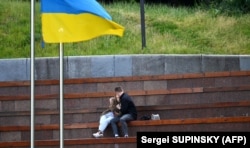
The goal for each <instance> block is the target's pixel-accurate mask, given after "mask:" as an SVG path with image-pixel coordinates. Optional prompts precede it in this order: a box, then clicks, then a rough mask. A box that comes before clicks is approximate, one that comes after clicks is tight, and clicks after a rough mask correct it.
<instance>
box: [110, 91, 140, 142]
mask: <svg viewBox="0 0 250 148" xmlns="http://www.w3.org/2000/svg"><path fill="white" fill-rule="evenodd" d="M115 94H116V98H117V99H118V101H119V102H120V104H119V105H117V108H118V109H120V113H121V114H120V116H117V117H114V118H113V119H112V120H111V121H110V124H111V126H112V130H113V134H114V136H115V137H116V138H117V137H119V134H118V127H117V123H118V122H120V123H121V126H122V131H123V134H124V137H128V126H127V122H128V121H132V120H136V119H137V110H136V107H135V104H134V102H133V100H132V98H131V97H130V96H129V95H128V94H127V93H125V92H124V90H123V89H122V87H116V88H115Z"/></svg>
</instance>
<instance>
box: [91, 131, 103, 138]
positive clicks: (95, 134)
mask: <svg viewBox="0 0 250 148" xmlns="http://www.w3.org/2000/svg"><path fill="white" fill-rule="evenodd" d="M93 136H94V137H95V138H100V137H103V133H102V132H97V133H94V134H93Z"/></svg>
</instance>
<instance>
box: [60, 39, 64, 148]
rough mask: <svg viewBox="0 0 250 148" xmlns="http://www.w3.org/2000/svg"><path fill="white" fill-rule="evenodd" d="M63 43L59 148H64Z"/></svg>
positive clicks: (61, 47)
mask: <svg viewBox="0 0 250 148" xmlns="http://www.w3.org/2000/svg"><path fill="white" fill-rule="evenodd" d="M63 125H64V124H63V43H62V42H61V43H60V148H63V147H64V137H63V131H64V126H63Z"/></svg>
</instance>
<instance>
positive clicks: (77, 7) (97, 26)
mask: <svg viewBox="0 0 250 148" xmlns="http://www.w3.org/2000/svg"><path fill="white" fill-rule="evenodd" d="M41 11H42V35H43V39H44V41H45V42H47V43H65V42H79V41H85V40H90V39H93V38H96V37H98V36H102V35H117V36H120V37H122V36H123V33H124V27H123V26H121V25H119V24H117V23H115V22H114V21H112V18H111V16H110V15H109V14H108V13H107V11H106V10H105V9H104V8H103V7H102V6H101V5H100V4H99V3H98V2H97V1H96V0H41Z"/></svg>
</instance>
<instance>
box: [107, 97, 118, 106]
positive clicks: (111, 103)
mask: <svg viewBox="0 0 250 148" xmlns="http://www.w3.org/2000/svg"><path fill="white" fill-rule="evenodd" d="M109 102H110V104H109V106H110V107H116V105H117V104H119V102H118V101H117V99H116V97H111V98H109Z"/></svg>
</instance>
